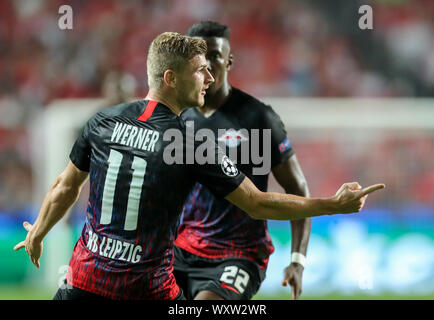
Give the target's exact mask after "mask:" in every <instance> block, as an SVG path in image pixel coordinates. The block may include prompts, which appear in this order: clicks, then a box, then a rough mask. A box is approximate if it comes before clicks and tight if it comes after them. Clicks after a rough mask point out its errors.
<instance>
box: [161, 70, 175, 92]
mask: <svg viewBox="0 0 434 320" xmlns="http://www.w3.org/2000/svg"><path fill="white" fill-rule="evenodd" d="M163 81H164V83H165V84H166V86H168V87H171V88H175V87H176V74H175V71H173V70H170V69H167V70H166V71H164V75H163Z"/></svg>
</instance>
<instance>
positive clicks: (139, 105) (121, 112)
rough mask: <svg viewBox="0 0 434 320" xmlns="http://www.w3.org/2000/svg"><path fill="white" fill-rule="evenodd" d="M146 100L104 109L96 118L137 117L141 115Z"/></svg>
mask: <svg viewBox="0 0 434 320" xmlns="http://www.w3.org/2000/svg"><path fill="white" fill-rule="evenodd" d="M145 103H146V102H145V100H137V101H132V102H125V103H120V104H117V105H113V106H108V107H104V108H102V109H101V110H99V111H98V112H97V113H96V114H95V116H97V117H102V118H107V117H116V116H126V117H128V116H136V115H137V114H138V113H140V112H141V111H142V110H143V108H144V105H145Z"/></svg>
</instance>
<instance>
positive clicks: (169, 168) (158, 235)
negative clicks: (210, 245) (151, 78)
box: [67, 100, 244, 300]
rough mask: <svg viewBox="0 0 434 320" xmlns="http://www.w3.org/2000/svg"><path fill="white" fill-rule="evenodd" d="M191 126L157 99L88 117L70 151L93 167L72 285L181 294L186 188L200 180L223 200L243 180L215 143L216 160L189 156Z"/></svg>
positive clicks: (119, 294)
mask: <svg viewBox="0 0 434 320" xmlns="http://www.w3.org/2000/svg"><path fill="white" fill-rule="evenodd" d="M186 131H187V130H186V126H185V123H184V122H183V121H182V120H181V119H180V118H179V117H178V116H176V115H175V114H174V113H172V111H171V110H170V109H169V108H168V107H166V106H165V105H163V104H161V103H159V102H157V101H152V100H141V101H136V102H132V103H126V104H121V105H118V106H114V107H108V108H105V109H103V110H101V111H100V112H98V113H97V114H96V115H94V116H93V117H92V118H91V119H90V120H89V121H88V122H87V124H86V125H85V127H84V129H83V131H82V133H81V134H80V136H79V137H78V139H77V141H76V142H75V144H74V146H73V148H72V151H71V154H70V159H71V161H72V163H74V165H75V166H76V167H77V168H78V169H80V170H82V171H88V172H89V183H90V188H89V189H90V193H89V201H88V207H87V215H86V221H85V225H84V227H83V230H82V233H81V236H80V238H79V240H78V241H77V243H76V244H75V246H74V250H73V254H72V257H71V260H70V269H69V271H68V275H67V281H68V283H69V284H71V285H73V286H74V287H77V288H80V289H83V290H86V291H89V292H93V293H96V294H99V295H102V296H105V297H108V298H111V299H161V300H162V299H174V298H176V296H177V295H178V293H179V288H178V286H177V285H176V282H175V279H174V276H173V274H172V271H173V267H172V264H173V242H174V240H175V238H176V232H177V227H178V224H179V217H180V214H181V212H182V208H183V204H184V202H185V200H186V198H187V196H188V193H189V191H190V190H191V189H192V187H193V185H194V183H195V182H196V181H198V182H200V183H202V184H204V185H206V186H207V187H208V188H209V189H210V190H211V191H212V192H213V193H214V194H215V195H216V196H218V197H221V198H223V197H225V196H226V195H228V194H229V193H231V192H232V191H233V190H235V189H236V188H237V187H238V186H239V185H240V184H241V182H242V181H243V179H244V175H243V173H241V172H239V171H238V170H237V169H236V167H235V165H234V164H233V163H229V164H228V161H229V162H230V160H229V159H228V158H227V157H226V156H225V154H224V152H223V151H222V150H221V149H219V148H218V147H217V145H213V146H212V148H211V149H210V150H212V152H213V153H214V156H215V157H214V159H215V161H214V162H212V163H205V164H202V165H199V164H197V163H196V161H193V162H189V161H186V155H187V152H191V150H190V149H188V139H189V137H188V136H187V134H186ZM173 138H174V139H173ZM177 138H178V139H177ZM190 138H192V137H190ZM193 144H194V147H195V148H196V144H197V143H196V142H195V141H194V137H193ZM193 151H194V150H193ZM174 154H176V156H175V157H173V155H174ZM179 155H181V156H179ZM208 159H209V157H208ZM228 165H229V166H231V167H232V171H231V172H228V170H227V168H228ZM234 172H236V174H234Z"/></svg>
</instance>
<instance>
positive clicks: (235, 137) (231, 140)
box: [217, 129, 249, 148]
mask: <svg viewBox="0 0 434 320" xmlns="http://www.w3.org/2000/svg"><path fill="white" fill-rule="evenodd" d="M217 140H218V141H223V142H225V143H226V146H228V147H230V148H234V147H238V146H239V145H240V144H241V142H242V141H247V140H249V138H248V137H246V136H245V135H244V134H243V133H242V132H241V130H234V129H229V130H227V131H226V132H225V134H223V135H221V136H220V137H218V139H217Z"/></svg>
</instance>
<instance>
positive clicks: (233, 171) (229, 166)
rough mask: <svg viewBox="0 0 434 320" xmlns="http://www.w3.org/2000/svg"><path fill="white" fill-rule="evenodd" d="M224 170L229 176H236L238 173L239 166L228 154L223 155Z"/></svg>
mask: <svg viewBox="0 0 434 320" xmlns="http://www.w3.org/2000/svg"><path fill="white" fill-rule="evenodd" d="M222 170H223V172H224V173H225V175H227V176H229V177H235V176H236V175H237V174H238V168H237V167H236V166H235V165H234V163H233V162H232V160H231V159H229V158H228V156H223V158H222Z"/></svg>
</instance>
